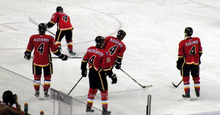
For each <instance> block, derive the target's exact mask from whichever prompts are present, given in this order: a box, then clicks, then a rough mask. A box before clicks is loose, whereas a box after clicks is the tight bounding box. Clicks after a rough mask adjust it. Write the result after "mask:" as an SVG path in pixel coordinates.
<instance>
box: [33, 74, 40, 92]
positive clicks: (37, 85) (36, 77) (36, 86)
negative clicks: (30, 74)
mask: <svg viewBox="0 0 220 115" xmlns="http://www.w3.org/2000/svg"><path fill="white" fill-rule="evenodd" d="M40 78H41V75H34V89H35V91H36V90H38V91H39V89H40Z"/></svg>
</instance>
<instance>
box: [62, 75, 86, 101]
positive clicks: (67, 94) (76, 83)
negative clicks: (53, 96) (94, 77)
mask: <svg viewBox="0 0 220 115" xmlns="http://www.w3.org/2000/svg"><path fill="white" fill-rule="evenodd" d="M82 78H83V76H82V77H81V78H80V79H79V80H78V81H77V83H76V84H75V85H74V86H73V88H72V89H71V90H70V91H69V93H68V94H67V95H66V96H65V97H64V98H63V99H61V97H60V100H61V101H63V100H65V98H66V97H67V96H68V95H69V94H70V93H71V92H72V91H73V89H74V88H75V87H76V86H77V84H78V83H79V82H80V81H81V79H82Z"/></svg>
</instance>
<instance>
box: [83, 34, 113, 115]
mask: <svg viewBox="0 0 220 115" xmlns="http://www.w3.org/2000/svg"><path fill="white" fill-rule="evenodd" d="M104 40H105V39H104V38H103V37H102V36H97V37H96V39H95V41H96V46H91V47H89V48H88V49H87V52H86V54H85V56H84V57H83V60H82V64H81V70H82V76H83V77H86V76H87V67H86V66H87V63H89V87H90V88H89V92H88V98H87V108H86V112H93V111H94V110H93V109H91V107H92V105H93V100H94V98H95V95H96V92H97V90H99V91H100V92H101V102H102V108H103V111H102V115H110V113H111V112H110V111H108V110H107V109H108V82H107V79H106V75H108V76H109V77H110V78H111V79H112V84H115V83H117V77H116V74H114V73H112V70H111V65H110V64H111V59H110V57H109V55H108V53H107V51H106V50H105V49H104Z"/></svg>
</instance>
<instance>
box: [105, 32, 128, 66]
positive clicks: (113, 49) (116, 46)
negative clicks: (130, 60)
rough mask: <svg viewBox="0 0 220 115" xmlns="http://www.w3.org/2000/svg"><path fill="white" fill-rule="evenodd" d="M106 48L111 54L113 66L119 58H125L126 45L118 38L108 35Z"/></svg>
mask: <svg viewBox="0 0 220 115" xmlns="http://www.w3.org/2000/svg"><path fill="white" fill-rule="evenodd" d="M105 50H106V51H108V53H109V55H110V56H111V60H112V62H111V66H113V65H114V63H115V61H116V59H117V58H119V59H122V58H123V54H124V52H125V50H126V46H125V44H124V43H123V42H122V41H120V40H118V39H117V38H115V37H113V36H108V37H106V38H105Z"/></svg>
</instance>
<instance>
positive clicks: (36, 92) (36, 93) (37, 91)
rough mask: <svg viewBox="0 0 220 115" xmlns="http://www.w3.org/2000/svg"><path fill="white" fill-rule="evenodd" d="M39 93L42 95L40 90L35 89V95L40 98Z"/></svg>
mask: <svg viewBox="0 0 220 115" xmlns="http://www.w3.org/2000/svg"><path fill="white" fill-rule="evenodd" d="M39 95H40V92H39V90H36V91H35V94H34V96H35V97H36V98H38V97H39Z"/></svg>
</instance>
